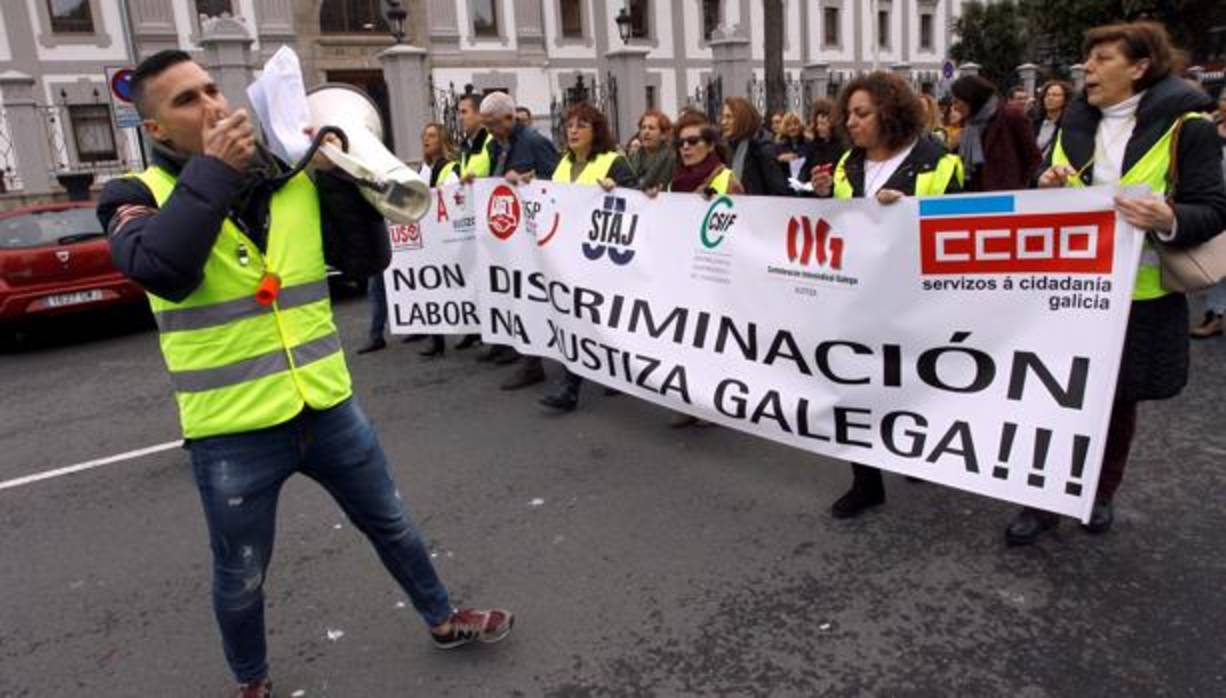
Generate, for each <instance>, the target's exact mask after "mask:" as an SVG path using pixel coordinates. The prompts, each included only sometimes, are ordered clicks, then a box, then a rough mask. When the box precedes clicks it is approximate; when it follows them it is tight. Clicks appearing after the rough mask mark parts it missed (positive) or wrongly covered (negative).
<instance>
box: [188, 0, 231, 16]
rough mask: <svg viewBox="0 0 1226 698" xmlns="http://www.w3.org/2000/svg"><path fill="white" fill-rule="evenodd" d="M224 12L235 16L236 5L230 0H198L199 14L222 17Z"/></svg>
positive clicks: (197, 13) (197, 9)
mask: <svg viewBox="0 0 1226 698" xmlns="http://www.w3.org/2000/svg"><path fill="white" fill-rule="evenodd" d="M223 14H228V15H230V16H234V6H233V4H232V3H231V2H230V0H196V15H197V16H199V15H204V16H205V17H220V16H222V15H223Z"/></svg>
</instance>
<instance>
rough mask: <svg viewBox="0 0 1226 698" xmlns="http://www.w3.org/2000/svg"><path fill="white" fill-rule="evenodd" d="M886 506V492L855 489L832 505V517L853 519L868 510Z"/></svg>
mask: <svg viewBox="0 0 1226 698" xmlns="http://www.w3.org/2000/svg"><path fill="white" fill-rule="evenodd" d="M882 504H885V492H884V491H868V490H861V489H857V488H855V487H853V488H851V489H850V490H848V491H847V494H845V495H843V496H842V497H839V498H838V499H837V500H835V502H834V504H831V505H830V515H831V516H833V517H834V518H836V519H852V518H855V517H857V516H859V515H860V514H863V513H864V512H865V511H866V510H868V509H871V508H873V507H875V506H880V505H882Z"/></svg>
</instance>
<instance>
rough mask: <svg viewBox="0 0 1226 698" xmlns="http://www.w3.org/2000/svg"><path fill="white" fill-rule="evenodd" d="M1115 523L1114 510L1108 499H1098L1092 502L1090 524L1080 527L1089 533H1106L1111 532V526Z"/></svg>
mask: <svg viewBox="0 0 1226 698" xmlns="http://www.w3.org/2000/svg"><path fill="white" fill-rule="evenodd" d="M1114 522H1115V508H1114V507H1112V506H1111V500H1110V499H1099V500H1097V501H1095V502H1094V509H1092V510H1091V511H1090V523H1086V524H1082V525H1081V527H1082V528H1084V529H1085V530H1086V531H1088V532H1090V533H1106V532H1107V531H1109V530H1111V524H1112V523H1114Z"/></svg>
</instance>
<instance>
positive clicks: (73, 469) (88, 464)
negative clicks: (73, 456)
mask: <svg viewBox="0 0 1226 698" xmlns="http://www.w3.org/2000/svg"><path fill="white" fill-rule="evenodd" d="M182 445H183V441H182V440H180V441H167V442H166V443H164V444H158V445H156V446H147V447H145V448H138V449H136V450H135V451H128V452H127V453H119V454H116V455H114V456H107V457H106V458H98V459H95V460H91V461H85V462H84V463H77V464H76V465H69V466H66V467H63V468H56V469H54V470H44V471H43V472H41V473H34V474H33V475H26V476H24V477H19V478H14V479H12V480H5V481H3V482H0V490H7V489H10V488H13V487H21V486H22V485H28V484H30V483H32V482H38V481H40V480H49V479H51V478H53V477H60V476H61V475H71V474H72V473H79V472H81V471H82V470H90V469H92V468H98V467H101V466H103V465H110V464H111V463H118V462H120V461H125V460H132V459H133V458H140V457H141V456H148V455H150V454H153V453H161V452H162V451H169V450H170V449H172V448H179V447H180V446H182Z"/></svg>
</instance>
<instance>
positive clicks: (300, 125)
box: [247, 46, 311, 165]
mask: <svg viewBox="0 0 1226 698" xmlns="http://www.w3.org/2000/svg"><path fill="white" fill-rule="evenodd" d="M247 98H248V99H249V100H251V108H252V109H254V110H255V114H256V116H257V117H258V118H259V120H260V123H261V124H263V126H264V136H265V138H266V139H267V141H268V147H269V148H271V149H272V151H273V152H274V153H276V154H277V155H278V156H280V157H281V158H282V159H283V160H285V161H286V162H288V163H290V164H291V165H292V164H294V163H296V162H298V160H299V159H300V158H301V157H302V156H303V155H305V154H306V151H307V148H310V147H311V139H310V138H308V137H307V135H306V134H305V133H303V129H304V128H306V127H307V126H310V124H311V110H310V109H309V108H308V107H307V100H306V88H305V87H304V86H303V82H302V68H301V67H300V66H299V65H298V54H296V53H294V50H293V49H291V48H290V47H288V46H282V47H281V48H279V49H277V52H276V53H274V54H273V55H272V58H269V59H268V62H267V63H265V64H264V72H263V73H261V74H260V77H259V79H258V80H256V81H255V82H253V83H251V85H249V86H248V87H247Z"/></svg>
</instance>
